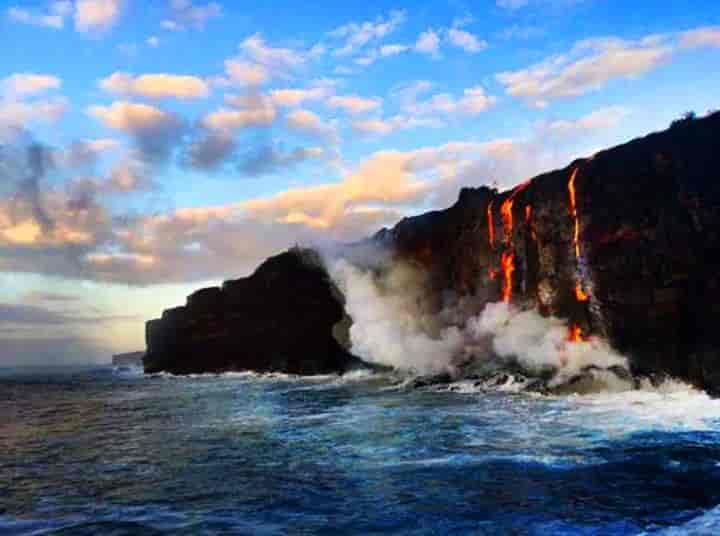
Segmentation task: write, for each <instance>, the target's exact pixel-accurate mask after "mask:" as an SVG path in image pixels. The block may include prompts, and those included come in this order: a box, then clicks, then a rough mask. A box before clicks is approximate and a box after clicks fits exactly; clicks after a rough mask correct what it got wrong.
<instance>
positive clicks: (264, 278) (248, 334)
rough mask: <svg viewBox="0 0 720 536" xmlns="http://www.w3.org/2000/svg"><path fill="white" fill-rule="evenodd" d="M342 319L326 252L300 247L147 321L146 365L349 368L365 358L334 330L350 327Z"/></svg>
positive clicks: (170, 368)
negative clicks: (324, 258)
mask: <svg viewBox="0 0 720 536" xmlns="http://www.w3.org/2000/svg"><path fill="white" fill-rule="evenodd" d="M344 319H345V311H344V307H343V298H342V295H341V294H340V293H339V292H338V290H337V289H336V288H335V286H334V285H333V283H332V282H331V281H330V279H329V278H328V275H327V272H326V271H325V268H324V267H323V263H322V260H321V259H320V257H319V256H318V255H317V253H315V252H314V251H312V250H307V249H298V248H296V249H293V250H290V251H287V252H285V253H282V254H280V255H277V256H275V257H271V258H269V259H268V260H266V261H265V262H264V263H263V264H262V265H260V267H259V268H258V269H257V270H256V271H255V273H254V274H252V275H251V276H250V277H246V278H243V279H237V280H234V281H226V282H225V283H224V284H223V286H222V287H214V288H206V289H202V290H198V291H197V292H195V293H193V294H192V295H190V296H189V297H188V299H187V304H186V305H185V306H183V307H176V308H173V309H168V310H166V311H165V312H164V313H163V315H162V318H160V319H157V320H151V321H150V322H148V323H147V326H146V339H147V354H146V356H145V359H144V365H145V371H146V372H149V373H151V372H160V371H166V372H171V373H174V374H190V373H204V372H224V371H231V370H253V371H258V372H285V373H290V374H302V375H310V374H327V373H334V372H344V371H347V370H349V369H350V368H353V367H355V366H358V365H361V364H362V363H361V362H360V361H359V360H358V359H357V358H355V357H353V356H352V355H351V354H350V353H349V352H348V351H347V349H346V348H345V347H343V346H342V345H341V344H340V343H339V342H338V340H337V339H336V337H334V336H333V329H334V328H335V331H336V334H339V335H342V333H337V332H338V331H342V327H343V326H344V329H345V330H347V326H348V325H349V323H348V322H343V320H344ZM345 339H347V336H345Z"/></svg>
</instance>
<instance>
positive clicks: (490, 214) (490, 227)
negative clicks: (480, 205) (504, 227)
mask: <svg viewBox="0 0 720 536" xmlns="http://www.w3.org/2000/svg"><path fill="white" fill-rule="evenodd" d="M493 202H494V201H490V204H489V205H488V208H487V217H488V238H489V239H490V247H491V248H494V247H495V222H494V221H493V212H492V207H493Z"/></svg>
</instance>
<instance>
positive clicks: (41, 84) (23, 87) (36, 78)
mask: <svg viewBox="0 0 720 536" xmlns="http://www.w3.org/2000/svg"><path fill="white" fill-rule="evenodd" d="M60 86H62V80H60V79H59V78H58V77H57V76H51V75H46V74H35V73H15V74H12V75H10V76H8V77H7V78H3V79H1V80H0V90H1V91H0V92H1V93H2V94H4V95H5V96H10V97H13V96H14V97H25V96H28V95H37V94H39V93H45V92H46V91H48V90H50V89H58V88H59V87H60Z"/></svg>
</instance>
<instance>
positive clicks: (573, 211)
mask: <svg viewBox="0 0 720 536" xmlns="http://www.w3.org/2000/svg"><path fill="white" fill-rule="evenodd" d="M579 170H580V168H575V169H574V170H573V172H572V175H571V176H570V181H569V182H568V192H569V193H570V215H571V216H572V219H573V223H574V226H575V231H574V233H573V246H574V247H575V258H576V259H579V258H580V218H579V217H578V212H577V204H576V203H575V179H576V178H577V174H578V171H579Z"/></svg>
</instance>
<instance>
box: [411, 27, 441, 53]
mask: <svg viewBox="0 0 720 536" xmlns="http://www.w3.org/2000/svg"><path fill="white" fill-rule="evenodd" d="M415 50H416V51H417V52H420V53H422V54H428V55H430V56H432V57H435V58H436V57H438V55H439V51H440V35H439V34H438V33H437V32H436V31H435V30H433V29H429V30H426V31H424V32H423V33H421V34H420V36H419V37H418V39H417V42H416V43H415Z"/></svg>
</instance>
